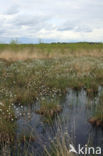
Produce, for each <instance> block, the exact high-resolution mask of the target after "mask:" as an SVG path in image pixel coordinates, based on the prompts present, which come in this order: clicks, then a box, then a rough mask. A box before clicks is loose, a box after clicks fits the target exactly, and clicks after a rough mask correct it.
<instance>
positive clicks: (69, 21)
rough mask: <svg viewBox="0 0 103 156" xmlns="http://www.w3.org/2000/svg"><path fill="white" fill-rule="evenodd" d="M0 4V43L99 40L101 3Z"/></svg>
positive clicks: (43, 0) (34, 0) (22, 0)
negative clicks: (11, 40)
mask: <svg viewBox="0 0 103 156" xmlns="http://www.w3.org/2000/svg"><path fill="white" fill-rule="evenodd" d="M0 1H1V0H0ZM0 4H1V5H0V9H1V14H0V23H1V25H0V41H5V42H7V41H9V40H10V39H12V38H21V39H22V38H28V39H30V41H32V40H33V39H34V38H35V39H38V38H42V39H45V40H54V41H71V40H73V41H74V40H75V41H103V20H102V19H103V1H102V0H99V1H98V0H52V1H50V0H29V1H28V0H18V1H17V0H3V1H2V2H1V3H0Z"/></svg>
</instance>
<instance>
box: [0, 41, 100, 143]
mask: <svg viewBox="0 0 103 156" xmlns="http://www.w3.org/2000/svg"><path fill="white" fill-rule="evenodd" d="M102 85H103V44H102V43H95V44H93V43H74V44H73V43H71V44H60V43H57V44H54V43H53V44H38V45H33V44H30V45H24V44H23V45H21V44H7V45H6V44H1V45H0V141H1V142H5V141H7V138H8V142H10V141H11V140H13V137H14V136H15V127H16V118H15V114H14V111H13V110H14V105H15V104H16V105H26V104H30V103H34V104H35V101H37V100H39V99H41V98H42V97H44V98H46V97H50V99H54V98H56V97H58V96H62V95H63V94H65V93H66V90H67V89H68V88H73V89H75V90H80V89H82V88H84V89H85V90H86V91H87V94H88V95H89V96H94V95H95V94H96V93H97V90H98V86H102ZM50 104H51V105H52V102H51V103H50ZM50 104H49V105H48V107H47V105H46V106H45V104H43V105H42V106H41V109H42V110H44V109H45V108H46V109H49V113H50V109H51V110H52V112H53V111H55V112H56V109H57V110H58V105H57V104H55V103H53V105H52V106H50ZM42 114H46V115H48V112H45V111H44V113H43V112H42Z"/></svg>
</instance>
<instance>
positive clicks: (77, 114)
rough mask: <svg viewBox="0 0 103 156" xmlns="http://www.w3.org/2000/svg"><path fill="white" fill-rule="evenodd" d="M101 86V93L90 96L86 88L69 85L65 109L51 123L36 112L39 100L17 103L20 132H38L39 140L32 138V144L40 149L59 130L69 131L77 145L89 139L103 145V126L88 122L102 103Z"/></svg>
mask: <svg viewBox="0 0 103 156" xmlns="http://www.w3.org/2000/svg"><path fill="white" fill-rule="evenodd" d="M98 90H99V93H98V95H97V96H96V97H94V98H90V97H88V96H87V94H86V92H85V91H84V90H81V91H78V92H77V91H73V90H72V89H68V93H67V94H66V95H65V96H64V97H63V98H61V105H62V107H63V111H62V112H61V113H60V114H59V115H58V116H57V117H56V118H55V119H54V121H53V122H52V123H51V124H47V123H45V122H44V121H43V116H41V115H38V114H36V113H35V110H36V109H37V107H36V106H35V104H34V105H28V106H24V107H23V108H21V107H16V115H17V116H18V120H17V136H18V137H20V136H22V135H25V136H29V135H32V136H34V137H35V141H32V143H31V144H32V146H33V148H35V151H36V152H38V150H40V146H39V144H43V145H44V144H45V145H49V144H50V140H52V139H53V138H55V135H57V133H58V130H61V133H67V132H68V134H69V135H70V138H71V140H72V141H73V143H74V145H75V146H77V145H78V144H81V145H85V144H88V143H89V144H90V145H92V146H94V147H96V146H100V147H102V148H103V130H102V129H101V128H100V127H98V128H96V127H93V126H92V125H91V124H90V123H89V122H88V119H89V118H90V117H92V115H93V113H94V108H95V107H96V105H98V99H99V96H100V93H101V91H102V88H99V89H98Z"/></svg>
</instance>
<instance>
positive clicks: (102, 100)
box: [89, 93, 103, 127]
mask: <svg viewBox="0 0 103 156" xmlns="http://www.w3.org/2000/svg"><path fill="white" fill-rule="evenodd" d="M89 122H90V123H91V124H93V125H96V126H101V127H103V93H102V94H101V96H100V97H99V103H98V105H97V106H96V107H95V111H94V115H93V117H92V118H91V119H90V120H89Z"/></svg>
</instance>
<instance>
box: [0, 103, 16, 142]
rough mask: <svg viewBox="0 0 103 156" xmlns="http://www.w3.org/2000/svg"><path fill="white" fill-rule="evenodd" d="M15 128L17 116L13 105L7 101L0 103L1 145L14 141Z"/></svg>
mask: <svg viewBox="0 0 103 156" xmlns="http://www.w3.org/2000/svg"><path fill="white" fill-rule="evenodd" d="M15 128H16V124H15V115H14V111H13V109H12V105H11V104H9V103H8V102H7V101H5V102H4V101H3V102H0V145H2V144H9V143H11V142H13V141H14V137H15Z"/></svg>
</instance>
